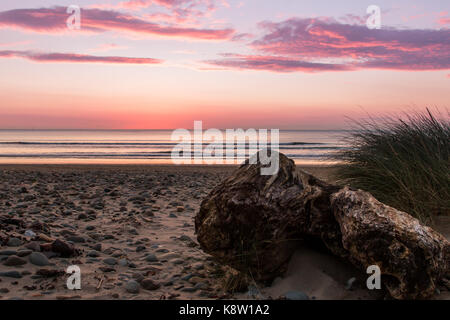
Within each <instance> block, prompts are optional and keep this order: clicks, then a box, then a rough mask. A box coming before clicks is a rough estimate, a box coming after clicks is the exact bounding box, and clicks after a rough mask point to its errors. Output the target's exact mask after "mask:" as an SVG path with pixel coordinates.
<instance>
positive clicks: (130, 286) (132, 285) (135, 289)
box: [125, 280, 139, 293]
mask: <svg viewBox="0 0 450 320" xmlns="http://www.w3.org/2000/svg"><path fill="white" fill-rule="evenodd" d="M125 290H127V292H129V293H139V283H138V282H137V281H134V280H130V281H128V282H127V284H126V285H125Z"/></svg>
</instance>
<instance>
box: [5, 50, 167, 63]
mask: <svg viewBox="0 0 450 320" xmlns="http://www.w3.org/2000/svg"><path fill="white" fill-rule="evenodd" d="M0 58H24V59H28V60H31V61H34V62H69V63H117V64H159V63H162V62H163V61H162V60H158V59H151V58H129V57H117V56H92V55H86V54H76V53H39V52H32V51H14V50H4V51H0Z"/></svg>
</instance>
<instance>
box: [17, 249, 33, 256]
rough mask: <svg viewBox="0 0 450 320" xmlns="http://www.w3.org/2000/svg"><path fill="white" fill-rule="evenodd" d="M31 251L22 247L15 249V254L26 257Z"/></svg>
mask: <svg viewBox="0 0 450 320" xmlns="http://www.w3.org/2000/svg"><path fill="white" fill-rule="evenodd" d="M32 252H33V250H29V249H22V250H19V251H17V256H18V257H26V256H28V255H30V254H31V253H32Z"/></svg>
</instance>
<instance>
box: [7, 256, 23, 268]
mask: <svg viewBox="0 0 450 320" xmlns="http://www.w3.org/2000/svg"><path fill="white" fill-rule="evenodd" d="M26 263H27V262H26V261H25V260H24V259H22V258H20V257H18V256H15V255H12V256H9V257H8V258H7V259H6V260H5V262H4V263H3V264H4V265H5V266H8V267H15V266H21V265H24V264H26Z"/></svg>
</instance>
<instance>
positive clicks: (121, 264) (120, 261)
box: [119, 258, 128, 267]
mask: <svg viewBox="0 0 450 320" xmlns="http://www.w3.org/2000/svg"><path fill="white" fill-rule="evenodd" d="M119 266H122V267H127V266H128V260H127V259H125V258H123V259H120V260H119Z"/></svg>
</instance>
